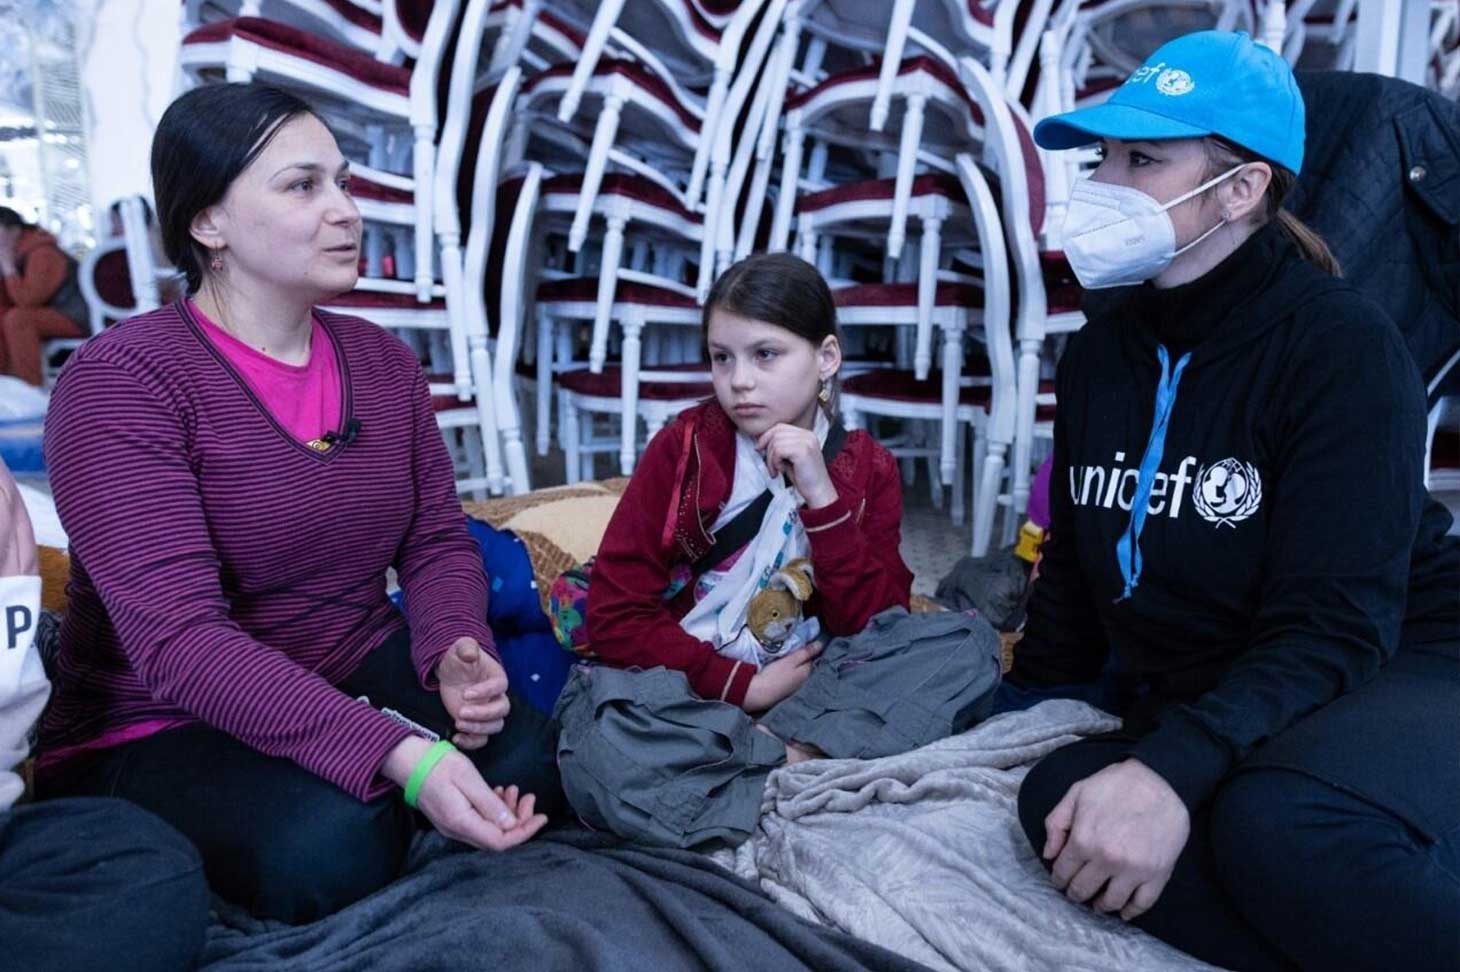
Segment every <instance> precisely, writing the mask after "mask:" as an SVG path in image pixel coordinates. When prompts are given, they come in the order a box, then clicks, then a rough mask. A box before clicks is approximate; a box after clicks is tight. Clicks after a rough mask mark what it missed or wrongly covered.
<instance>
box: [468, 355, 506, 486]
mask: <svg viewBox="0 0 1460 972" xmlns="http://www.w3.org/2000/svg"><path fill="white" fill-rule="evenodd" d="M473 343H475V344H476V347H474V348H472V350H471V369H470V370H471V373H472V374H473V376H474V377H475V379H476V382H475V388H474V390H475V393H476V407H477V431H478V433H479V434H480V435H481V439H482V451H483V453H484V455H485V457H486V468H487V488H488V489H489V490H491V491H492V492H493V493H494V494H501V493H502V491H503V489H504V487H503V485H502V484H503V480H504V479H505V478H506V477H505V475H504V472H503V465H502V439H501V436H500V435H499V433H498V427H497V408H496V395H495V393H494V392H493V389H492V361H491V357H490V355H489V354H488V353H487V348H486V343H485V337H483V338H479V339H476V340H475V341H474V342H473Z"/></svg>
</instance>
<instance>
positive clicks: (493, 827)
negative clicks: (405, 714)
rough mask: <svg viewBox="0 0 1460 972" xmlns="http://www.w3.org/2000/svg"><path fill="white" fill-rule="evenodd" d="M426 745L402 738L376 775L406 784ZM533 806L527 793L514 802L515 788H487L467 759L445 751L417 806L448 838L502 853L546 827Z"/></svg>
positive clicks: (413, 738) (416, 739)
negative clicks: (379, 773)
mask: <svg viewBox="0 0 1460 972" xmlns="http://www.w3.org/2000/svg"><path fill="white" fill-rule="evenodd" d="M431 746H432V743H431V741H430V740H428V739H423V738H421V737H420V736H411V737H410V738H408V739H405V740H403V741H402V742H401V743H400V744H398V745H397V746H396V747H395V748H394V749H392V750H391V751H390V755H388V756H386V758H385V764H384V765H383V766H382V767H381V769H380V772H381V774H382V775H383V776H385V777H386V778H387V779H390V780H393V781H394V782H395V783H397V784H399V785H400V786H402V787H403V786H405V784H406V781H407V780H409V779H410V777H411V773H412V771H414V770H415V768H416V764H418V763H419V762H420V761H421V757H422V756H424V755H425V754H426V751H427V750H429V749H430V748H431ZM535 802H536V797H534V796H533V795H532V794H530V793H529V794H527V795H525V796H521V797H520V798H519V794H518V792H517V787H515V786H509V787H507V788H505V789H503V788H502V787H495V788H494V787H490V786H487V782H486V781H485V780H483V779H482V775H481V774H480V773H478V772H477V768H476V767H475V766H473V765H472V762H471V760H469V759H467V758H466V757H465V756H463V755H462V754H461V753H458V752H449V753H447V754H446V755H445V756H443V757H442V758H441V761H440V762H439V763H437V764H436V765H435V766H434V767H432V768H431V772H430V773H428V774H427V775H426V780H425V782H424V783H422V784H421V791H420V793H419V794H418V795H417V797H416V808H417V809H418V810H420V811H421V812H422V813H424V814H425V815H426V819H427V820H429V821H431V826H433V827H435V828H436V829H437V830H438V831H440V832H441V833H443V834H445V835H446V836H447V837H450V838H451V839H452V840H459V841H461V842H462V843H464V844H470V845H472V846H473V847H479V848H481V849H483V850H494V851H502V850H506V849H507V848H509V847H516V846H517V845H518V844H521V843H523V842H525V841H527V840H529V839H530V838H531V837H532V836H533V835H534V834H536V833H537V832H538V831H539V830H541V829H542V827H543V825H544V824H546V823H547V817H546V816H544V815H543V814H540V813H534V812H533V808H534V804H535Z"/></svg>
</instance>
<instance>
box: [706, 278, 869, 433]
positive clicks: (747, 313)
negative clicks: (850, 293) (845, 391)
mask: <svg viewBox="0 0 1460 972" xmlns="http://www.w3.org/2000/svg"><path fill="white" fill-rule="evenodd" d="M717 307H718V308H720V309H721V310H725V311H729V312H730V313H731V314H735V315H737V316H739V317H745V318H749V319H750V320H753V321H764V322H765V323H767V324H774V325H775V326H776V327H784V328H785V329H786V330H788V331H790V332H791V333H792V334H794V335H796V336H797V337H800V338H805V339H806V340H807V341H810V342H811V344H812V345H813V346H815V347H817V348H819V347H821V342H823V341H825V340H826V339H827V337H829V336H835V337H836V339H837V340H838V341H840V340H841V332H840V330H839V329H838V328H837V323H836V303H835V302H834V301H833V300H832V299H831V288H830V287H828V286H827V285H826V279H825V278H824V277H822V276H821V271H819V270H817V269H816V268H815V267H814V266H812V265H811V264H809V263H807V262H806V261H805V260H803V259H801V258H800V257H798V256H792V255H791V254H789V253H758V254H756V255H754V256H748V257H746V258H745V259H744V260H741V261H740V262H739V263H736V264H734V265H733V266H731V267H730V269H728V270H726V271H725V272H724V273H722V274H720V277H719V279H717V280H716V281H715V285H714V286H713V287H711V288H710V296H709V297H707V298H706V299H705V309H704V314H703V317H702V320H703V324H704V327H703V331H704V336H705V339H706V340H708V338H709V334H710V312H711V311H713V310H714V309H715V308H717ZM831 382H832V384H831V394H832V398H831V401H830V402H828V403H827V405H828V409H827V410H828V411H830V412H831V413H833V414H835V412H836V376H832V380H831Z"/></svg>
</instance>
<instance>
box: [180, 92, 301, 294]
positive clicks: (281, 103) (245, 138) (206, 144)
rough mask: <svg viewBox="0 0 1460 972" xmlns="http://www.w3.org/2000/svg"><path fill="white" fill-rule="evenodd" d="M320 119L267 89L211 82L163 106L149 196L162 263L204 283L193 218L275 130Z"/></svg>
mask: <svg viewBox="0 0 1460 972" xmlns="http://www.w3.org/2000/svg"><path fill="white" fill-rule="evenodd" d="M300 115H314V116H315V117H318V113H317V112H315V110H314V109H313V108H311V107H310V106H309V104H308V103H306V102H305V101H304V100H303V99H302V98H300V97H298V96H297V95H293V94H290V93H289V92H287V91H283V90H281V89H279V88H275V87H273V86H271V85H267V84H256V83H249V84H237V83H230V84H209V85H204V86H203V87H200V88H194V89H193V90H191V91H189V92H187V93H186V94H184V95H182V96H180V97H179V98H178V99H177V100H176V101H174V102H173V103H172V104H171V105H169V106H168V108H167V111H165V112H164V113H163V115H162V121H161V122H159V123H158V125H157V134H155V135H154V136H153V137H152V190H153V195H154V196H155V198H156V200H157V223H158V228H159V229H160V230H161V233H162V247H163V249H164V250H165V251H166V253H167V258H168V259H169V260H171V261H172V262H173V265H174V266H176V267H177V268H178V269H179V270H181V271H182V272H183V273H184V274H185V275H186V276H187V278H188V293H190V294H193V293H197V291H198V288H199V287H201V286H202V285H203V273H204V270H203V268H204V267H206V266H207V265H208V262H209V254H208V251H207V248H206V247H204V246H203V245H202V244H201V243H199V242H198V241H197V240H195V239H193V236H192V230H191V228H192V223H193V218H194V217H196V216H197V215H198V213H201V212H202V211H203V210H205V209H207V208H208V207H209V206H213V205H216V204H217V203H218V202H219V201H220V200H221V199H222V198H223V196H224V195H225V194H226V193H227V192H228V187H229V186H230V185H232V184H233V180H234V179H237V178H238V175H239V173H241V172H242V171H243V170H244V169H246V168H248V166H249V164H250V163H251V162H253V160H254V159H256V158H258V155H259V153H260V152H262V151H263V150H264V148H265V147H266V146H267V145H268V144H269V140H270V139H272V138H273V137H274V133H275V132H277V131H278V130H279V128H280V126H281V125H282V124H283V123H284V122H286V121H289V120H290V119H292V118H297V117H299V116H300Z"/></svg>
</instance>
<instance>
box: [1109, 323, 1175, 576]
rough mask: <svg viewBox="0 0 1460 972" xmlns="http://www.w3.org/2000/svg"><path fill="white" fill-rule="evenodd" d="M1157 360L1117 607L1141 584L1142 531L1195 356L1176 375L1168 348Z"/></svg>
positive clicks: (1119, 548) (1119, 544)
mask: <svg viewBox="0 0 1460 972" xmlns="http://www.w3.org/2000/svg"><path fill="white" fill-rule="evenodd" d="M1156 357H1158V358H1159V359H1160V360H1161V380H1160V382H1159V383H1158V384H1157V385H1156V414H1155V416H1154V417H1153V418H1152V419H1151V437H1150V439H1149V440H1147V442H1146V451H1145V454H1144V455H1142V456H1141V468H1140V473H1139V475H1138V476H1137V477H1136V495H1135V497H1134V498H1133V499H1132V500H1131V505H1130V523H1129V525H1127V526H1126V528H1125V533H1123V534H1121V537H1120V539H1119V540H1117V541H1116V542H1115V559H1116V561H1118V562H1119V564H1120V576H1121V577H1122V578H1124V580H1125V590H1124V591H1123V592H1122V593H1121V595H1120V597H1118V598H1116V599H1115V600H1116V603H1119V602H1121V601H1124V600H1127V599H1128V598H1129V597H1130V596H1131V593H1132V592H1133V591H1135V589H1136V587H1137V585H1139V584H1140V582H1141V530H1143V529H1145V526H1146V511H1147V508H1148V507H1149V506H1150V505H1151V489H1152V488H1153V487H1154V486H1155V484H1156V470H1158V469H1159V468H1161V456H1162V455H1163V454H1164V453H1165V452H1166V429H1167V427H1168V426H1169V425H1170V424H1171V410H1172V409H1173V408H1175V407H1176V386H1177V385H1179V384H1181V373H1182V372H1183V371H1185V370H1186V365H1187V363H1188V362H1190V361H1191V352H1190V351H1188V352H1186V353H1185V354H1183V355H1182V356H1181V360H1180V361H1178V362H1176V370H1175V371H1172V370H1171V356H1170V355H1169V354H1168V353H1167V352H1166V346H1165V345H1164V344H1163V345H1159V346H1157V348H1156Z"/></svg>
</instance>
